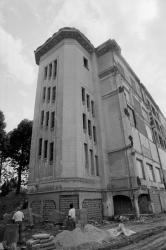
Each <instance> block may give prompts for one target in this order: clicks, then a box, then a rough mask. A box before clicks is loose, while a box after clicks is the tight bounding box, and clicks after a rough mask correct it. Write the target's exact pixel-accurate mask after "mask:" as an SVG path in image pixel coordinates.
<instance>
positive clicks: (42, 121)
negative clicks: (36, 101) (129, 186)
mask: <svg viewBox="0 0 166 250" xmlns="http://www.w3.org/2000/svg"><path fill="white" fill-rule="evenodd" d="M43 123H44V110H42V111H41V116H40V125H41V126H43Z"/></svg>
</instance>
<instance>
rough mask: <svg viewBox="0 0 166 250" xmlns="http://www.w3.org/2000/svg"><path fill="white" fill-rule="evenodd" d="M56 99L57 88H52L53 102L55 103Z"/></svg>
mask: <svg viewBox="0 0 166 250" xmlns="http://www.w3.org/2000/svg"><path fill="white" fill-rule="evenodd" d="M55 98H56V87H55V86H54V87H53V88H52V102H55Z"/></svg>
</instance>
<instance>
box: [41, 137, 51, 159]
mask: <svg viewBox="0 0 166 250" xmlns="http://www.w3.org/2000/svg"><path fill="white" fill-rule="evenodd" d="M38 156H39V157H42V158H43V159H49V161H50V162H53V160H54V142H50V143H49V142H48V140H43V139H42V138H40V139H39V145H38Z"/></svg>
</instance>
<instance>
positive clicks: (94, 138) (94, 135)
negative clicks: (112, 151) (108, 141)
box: [93, 126, 97, 143]
mask: <svg viewBox="0 0 166 250" xmlns="http://www.w3.org/2000/svg"><path fill="white" fill-rule="evenodd" d="M93 140H94V143H96V142H97V138H96V127H95V126H93Z"/></svg>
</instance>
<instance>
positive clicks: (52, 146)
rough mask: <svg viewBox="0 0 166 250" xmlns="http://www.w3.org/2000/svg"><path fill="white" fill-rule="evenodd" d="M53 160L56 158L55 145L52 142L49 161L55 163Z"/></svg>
mask: <svg viewBox="0 0 166 250" xmlns="http://www.w3.org/2000/svg"><path fill="white" fill-rule="evenodd" d="M53 158H54V143H53V142H51V143H50V149H49V161H50V162H53Z"/></svg>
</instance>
